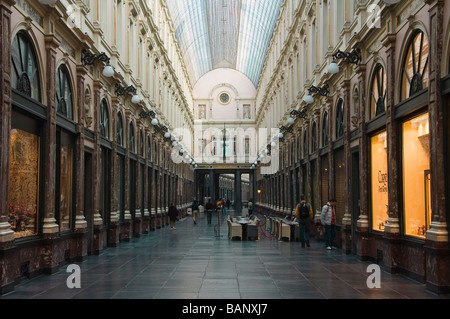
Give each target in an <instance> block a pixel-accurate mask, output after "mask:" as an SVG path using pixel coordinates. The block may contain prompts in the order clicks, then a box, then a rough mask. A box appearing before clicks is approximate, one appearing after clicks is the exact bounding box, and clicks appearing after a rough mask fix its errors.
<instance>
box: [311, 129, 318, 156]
mask: <svg viewBox="0 0 450 319" xmlns="http://www.w3.org/2000/svg"><path fill="white" fill-rule="evenodd" d="M316 150H317V124H316V122H314V123H313V126H312V132H311V152H315V151H316Z"/></svg>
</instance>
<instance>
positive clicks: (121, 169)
mask: <svg viewBox="0 0 450 319" xmlns="http://www.w3.org/2000/svg"><path fill="white" fill-rule="evenodd" d="M116 163H117V167H116V169H115V172H116V176H115V182H116V185H115V188H116V196H115V198H114V199H115V206H116V207H117V209H118V210H119V212H120V220H123V218H124V214H125V157H124V156H122V155H120V154H116Z"/></svg>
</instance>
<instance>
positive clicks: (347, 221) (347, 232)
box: [341, 80, 352, 254]
mask: <svg viewBox="0 0 450 319" xmlns="http://www.w3.org/2000/svg"><path fill="white" fill-rule="evenodd" d="M342 88H343V91H344V158H345V168H344V169H345V182H344V185H345V199H344V200H345V203H344V210H345V211H344V216H343V218H342V234H341V236H342V249H344V251H345V252H346V253H347V254H350V253H351V251H352V212H351V211H350V210H351V207H352V196H351V189H352V186H351V185H352V165H351V163H352V160H351V156H352V154H351V151H350V126H351V119H350V105H351V103H350V94H351V88H350V81H349V80H345V81H344V82H343V86H342Z"/></svg>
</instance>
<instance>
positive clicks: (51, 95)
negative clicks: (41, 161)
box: [42, 34, 60, 239]
mask: <svg viewBox="0 0 450 319" xmlns="http://www.w3.org/2000/svg"><path fill="white" fill-rule="evenodd" d="M59 45H60V41H59V40H58V39H57V38H56V36H55V35H54V34H48V35H46V36H45V48H46V53H47V65H46V66H47V70H46V74H47V92H46V93H47V127H46V132H45V133H46V143H45V154H46V161H45V190H44V194H45V195H44V196H45V199H44V225H43V231H42V232H43V237H44V238H47V239H51V238H55V237H58V236H59V225H58V224H57V223H56V219H55V185H56V170H55V167H56V50H57V48H58V47H59Z"/></svg>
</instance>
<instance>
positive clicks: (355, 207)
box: [350, 151, 360, 254]
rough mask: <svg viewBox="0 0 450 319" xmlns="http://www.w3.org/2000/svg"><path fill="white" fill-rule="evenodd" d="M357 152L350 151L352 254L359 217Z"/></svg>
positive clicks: (354, 252)
mask: <svg viewBox="0 0 450 319" xmlns="http://www.w3.org/2000/svg"><path fill="white" fill-rule="evenodd" d="M359 178H360V176H359V152H357V151H354V152H352V177H351V180H352V185H351V186H350V187H351V190H350V191H351V197H352V198H351V201H352V207H351V213H352V254H356V227H357V222H358V218H359V214H360V212H359V200H360V191H359Z"/></svg>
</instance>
